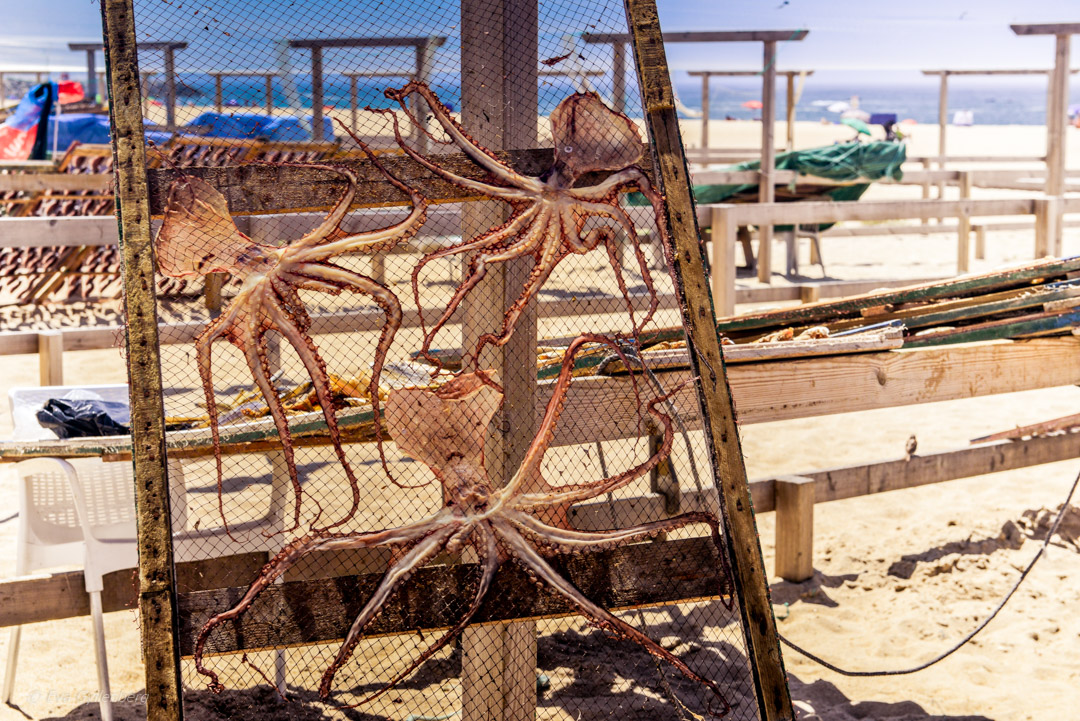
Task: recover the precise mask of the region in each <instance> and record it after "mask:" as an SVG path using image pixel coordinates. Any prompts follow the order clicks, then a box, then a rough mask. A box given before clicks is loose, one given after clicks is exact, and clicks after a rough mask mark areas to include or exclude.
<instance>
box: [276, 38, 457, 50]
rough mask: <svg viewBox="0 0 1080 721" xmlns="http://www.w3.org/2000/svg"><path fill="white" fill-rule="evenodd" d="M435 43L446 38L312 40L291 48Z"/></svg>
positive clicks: (292, 44)
mask: <svg viewBox="0 0 1080 721" xmlns="http://www.w3.org/2000/svg"><path fill="white" fill-rule="evenodd" d="M432 40H433V41H434V45H435V47H438V46H440V45H442V44H443V43H444V42H446V38H445V37H435V38H430V37H428V36H426V35H419V36H409V37H375V38H310V39H296V40H290V41H289V47H291V48H404V47H417V46H420V45H425V44H427V43H428V42H429V41H432Z"/></svg>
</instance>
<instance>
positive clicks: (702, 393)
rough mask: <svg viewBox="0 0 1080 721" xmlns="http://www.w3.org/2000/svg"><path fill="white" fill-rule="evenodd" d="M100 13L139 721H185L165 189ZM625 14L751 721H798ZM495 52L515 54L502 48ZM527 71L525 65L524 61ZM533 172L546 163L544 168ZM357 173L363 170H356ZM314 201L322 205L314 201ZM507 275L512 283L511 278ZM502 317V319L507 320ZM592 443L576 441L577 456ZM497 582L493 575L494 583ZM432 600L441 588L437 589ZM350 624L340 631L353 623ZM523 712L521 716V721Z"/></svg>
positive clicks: (643, 52) (635, 7) (664, 87)
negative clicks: (117, 251) (167, 384)
mask: <svg viewBox="0 0 1080 721" xmlns="http://www.w3.org/2000/svg"><path fill="white" fill-rule="evenodd" d="M466 1H467V2H469V0H466ZM485 1H486V2H489V3H490V4H492V5H499V6H501V7H502V12H507V10H508V8H509V9H510V11H512V12H520V11H522V10H523V8H524V6H526V5H531V6H532V8H533V10H535V6H536V0H472V2H473V3H474V4H475V3H479V2H485ZM464 4H465V3H463V5H464ZM101 7H102V17H103V26H104V38H105V46H106V64H107V68H108V81H109V95H110V98H111V105H110V108H111V115H112V143H113V150H114V153H115V156H116V163H115V169H116V194H117V211H118V216H119V230H120V239H121V240H120V244H121V254H122V258H123V264H124V300H125V307H126V311H127V323H128V329H127V340H126V348H127V359H128V364H129V377H130V382H131V427H132V437H133V454H132V455H133V463H134V468H135V484H136V504H137V512H138V519H139V523H138V544H139V549H140V553H139V610H140V619H141V625H142V638H143V657H144V661H145V664H146V689H147V718H148V719H150V721H158V720H159V719H160V720H165V719H169V720H172V719H180V718H181V717H182V713H183V712H182V705H181V690H180V671H179V669H180V656H181V652H182V650H183V649H182V645H183V644H184V642H185V638H184V637H183V636H182V635H181V634H182V632H183V631H184V629H182V627H181V624H180V620H181V619H180V617H179V616H178V609H179V608H180V605H181V604H180V603H178V601H182V600H183V599H179V600H178V598H177V593H176V585H175V578H174V575H173V574H174V567H173V555H172V535H171V525H170V522H169V519H170V518H171V513H170V508H169V491H168V479H167V475H166V458H165V426H164V410H163V402H162V376H161V365H160V353H159V345H158V337H157V312H156V299H155V297H154V290H153V289H154V262H153V254H152V252H150V251H151V250H152V239H151V232H150V216H151V212H152V208H153V207H155V206H157V207H159V204H160V201H161V198H162V197H163V196H164V193H165V188H166V187H167V184H168V179H169V175H168V172H167V171H158V170H154V171H151V173H150V174H149V175H148V172H147V168H146V158H145V148H144V145H143V142H144V140H143V125H142V113H141V97H140V91H139V72H138V58H137V46H136V33H135V21H134V10H133V7H132V0H102V4H101ZM524 9H526V10H527V9H528V8H524ZM626 12H627V18H628V21H629V27H630V34H631V43H632V46H633V50H634V59H635V63H636V67H637V73H638V79H639V82H640V85H641V89H642V95H643V97H644V103H645V111H646V112H645V114H646V119H647V122H648V131H649V139H650V147H651V148H652V151H653V154H654V157H653V161H654V168H655V176H656V177H655V180H656V181H657V184H658V185H659V187H660V188H661V189H662V191H663V192H664V194H665V195H666V197H667V205H668V218H669V226H670V227H669V232H670V235H671V237H672V239H673V242H674V246H675V248H674V250H675V263H674V270H675V277H676V286H677V287H676V291H677V294H678V296H679V299H680V306H681V309H682V314H683V321H684V326H685V328H686V333H687V341H688V343H689V346H690V348H691V353H690V358H691V363H692V367H693V371H694V373H695V374H696V375H697V377H698V379H699V380H698V396H699V399H700V401H701V404H702V409H703V411H704V413H703V418H704V430H705V437H706V439H707V441H708V446H709V452H710V456H711V460H712V466H713V469H714V472H715V474H716V485H717V487H718V488H719V489H720V494H719V508H720V511H721V514H722V516H723V524H724V528H725V529H726V533H725V535H724V538H725V540H726V545H727V552H728V555H729V560H730V563H731V566H732V569H733V574H734V589H735V593H736V595H737V601H738V607H739V609H740V612H741V627H742V629H743V633H744V638H745V644H746V650H747V654H748V657H749V665H750V667H751V670H752V677H753V680H754V684H755V691H756V696H757V706H758V715H759V717H760V718H761V719H762V720H763V721H774V720H780V719H793V718H794V714H793V711H792V706H791V698H790V694H789V691H788V687H787V682H786V678H785V675H784V668H783V662H782V659H781V656H780V648H779V644H778V638H777V635H776V626H775V619H774V616H773V613H772V607H771V603H770V599H769V590H768V583H767V578H766V575H765V569H764V564H763V560H762V555H761V547H760V544H759V542H758V536H757V530H756V524H755V520H754V514H753V509H752V506H751V501H750V495H749V490H748V486H747V479H746V469H745V465H744V463H743V458H742V453H741V449H740V443H739V435H738V428H737V425H736V421H735V409H734V405H733V402H732V398H731V393H730V389H729V387H728V382H727V374H726V371H725V367H724V361H723V357H722V355H721V351H720V344H719V340H718V338H717V335H716V332H715V327H714V315H713V308H712V302H711V299H710V296H709V284H708V280H707V278H706V275H705V269H704V262H703V258H702V256H701V249H700V245H699V243H698V233H697V224H696V219H695V215H694V207H693V198H692V195H691V192H690V183H689V174H688V171H687V167H686V161H685V157H684V154H683V149H682V142H681V139H680V136H679V128H678V120H677V117H676V113H675V104H674V98H673V94H672V89H671V82H670V77H669V74H668V66H667V59H666V56H665V53H664V44H663V39H662V36H661V33H660V26H659V20H658V18H657V13H656V6H655V0H626ZM463 35H466V34H465V33H463ZM503 47H517V46H514V45H513V43H510V42H507V43H504V44H503ZM504 61H505V58H504ZM528 61H529V62H530V63H531V62H532V59H531V58H530V59H528ZM522 67H524V66H522ZM532 67H533V68H535V63H532ZM539 155H540V156H542V155H544V154H543V153H540V154H539ZM540 159H541V160H542V157H541V158H540ZM357 164H358V165H363V163H362V162H359V163H357ZM211 170H213V169H211ZM198 172H199V169H193V170H192V173H193V174H198ZM219 172H220V170H219ZM245 172H246V173H247V175H246V182H249V183H255V184H256V185H257V184H258V183H259V180H260V173H266V178H265V182H267V183H268V184H269V183H271V182H272V183H274V187H280V178H273V179H271V177H270V174H271V173H272V172H273V171H272V169H266V168H248V169H246V170H245ZM366 177H371V176H366ZM310 188H311V186H307V187H306V188H305V192H307V191H309V190H310ZM315 192H316V193H317V192H318V188H316V189H315ZM376 192H377V190H376ZM436 195H437V194H436ZM461 199H462V200H469V199H471V198H467V197H465V198H461ZM286 204H288V201H286ZM384 204H385V201H384ZM291 207H292V208H296V207H298V206H296V205H292V206H291ZM270 210H272V209H270ZM508 272H515V271H514V270H512V269H511V270H510V271H508ZM518 272H519V271H518ZM491 297H492V298H496V297H502V294H501V293H498V292H496V293H495V294H494V295H492V296H491ZM499 313H500V315H501V309H500V310H499ZM532 329H533V330H532V331H531V335H532V338H533V339H535V324H533V325H532ZM534 347H535V344H534ZM531 362H532V357H531V356H530V357H529V358H528V359H527V360H525V365H528V364H530V363H531ZM529 392H530V389H528V388H525V389H524V390H523V391H522V393H523V397H528V393H529ZM587 440H588V439H582V441H583V442H585V441H587ZM504 462H505V461H504ZM665 543H667V544H679V547H678V549H676V548H675V546H674V545H672V546H671V547H669V548H663V546H661V551H666V552H667V553H668V555H670V554H671V552H673V551H677V554H676V555H678V557H679V558H682V559H684V560H685V561H686V562H687V563H689V564H691V565H692V564H694V563H697V564H698V565H699V566H701V567H711V566H714V565H715V563H716V560H715V558H714V557H713V556H712V555H710V554H709V553H708V552H707V549H706V548H705V547H704V546H702V545H701V544H697V545H696V546H695V544H694V539H690V540H689V542H688V541H668V542H665ZM650 545H658V544H641V546H642V548H638V547H636V546H635V547H627V548H624V549H618V550H617V552H613V553H608V554H606V555H604V557H603V558H598V559H596V560H594V561H588V560H586V559H583V562H582V563H581V565H580V568H579V569H578V570H577V571H575V572H574V573H572V574H571V575H572V580H573V576H574V574H579V575H581V576H582V577H584V576H587V575H588V574H590V573H593V574H598V575H599V577H601V580H602V576H603V574H604V573H607V572H609V570H608V569H609V567H617V566H618V565H619V564H621V563H633V564H640V563H642V562H654V563H663V562H664V560H663V559H662V558H658V557H657V556H659V555H662V554H659V553H656V552H655V551H651V550H650V549H649V546H650ZM691 546H693V547H692V548H691ZM650 554H651V556H650ZM588 555H590V556H591V555H594V554H588ZM595 555H597V556H599V555H601V554H595ZM650 558H652V560H651V561H650V560H649V559H650ZM457 568H459V567H449V569H448V570H434V569H433V572H434V573H438V574H453V573H457V572H458V571H457V570H456V569H457ZM698 570H699V571H700V573H699V574H698V576H697V577H694V576H693V573H686V574H684V575H685V577H686V578H687V579H689V580H687V581H686V582H685V583H684V587H681V588H678V589H676V590H675V591H673V593H675V594H676V595H677V597H675V598H645V599H643V598H641V597H636V598H634V599H633V602H634V603H641V602H643V601H645V602H664V601H676V600H680V599H690V598H694V597H698V598H700V597H701V596H703V595H708V594H707V593H704V592H702V591H701V590H700V588H699V587H695V586H694V585H693V584H694V583H700V582H701V579H702V578H703V577H708V576H709V573H708V572H709V571H710V569H709V568H699V569H698ZM502 575H503V573H502V572H500V576H502ZM420 576H422V574H418V581H417V582H418V583H419V582H422V579H421V578H419V577H420ZM312 583H319V582H318V581H306V582H305V581H300V582H295V585H297V586H300V587H303V586H304V585H305V584H312ZM291 585H294V584H288V583H287V584H285V585H284V586H282V587H279V588H281V591H280V593H281V597H282V598H283V599H286V601H287V600H288V597H289V596H290V595H291V596H292V597H293V598H294V600H295V602H296V603H301V602H302V600H303V598H304V594H302V593H297V592H296V590H297V589H293V590H292V592H290V590H289V586H291ZM507 586H508V588H507V597H508V598H513V593H514V591H515V589H516V588H531V586H530V584H528V583H527V582H523V583H521V584H517V585H516V586H515V584H514V582H513V579H512V578H510V579H509V580H508V581H507ZM440 587H442V588H446V587H448V586H447V585H446V584H440ZM301 590H302V588H301ZM207 593H212V592H207ZM410 595H415V596H416V597H420V596H422V595H423V594H422V593H419V592H418V593H417V594H410ZM533 596H535V593H531V594H528V595H521V594H519V597H518V598H517V600H518V601H519V602H520V606H519V607H518V608H515V606H514V604H513V603H511V604H503V605H504V607H505V609H504V610H506V611H507V614H506V615H505V616H504V617H502V618H500V619H496V618H491V619H488V620H489V621H491V622H494V621H497V620H506V621H513V620H514V619H515V618H528V617H535V616H538V615H543V614H545V613H553V612H559V610H560V609H558V608H541V607H538V606H537V600H536V599H535V598H533ZM207 598H208V597H205V596H203V597H200V599H196V605H197V602H205V601H206V600H207ZM211 600H212V599H211ZM185 603H186V605H184V609H185V611H186V612H188V615H189V614H190V611H191V610H192V608H193V606H192V604H191V603H187V602H186V601H185ZM421 610H426V611H429V610H430V609H421ZM406 611H407V609H406ZM406 611H402V615H406ZM187 617H188V616H187V615H185V616H184V618H187ZM343 620H344V619H343ZM345 623H346V625H347V621H346V622H345ZM515 625H518V624H516V623H511V624H510V626H511V627H512V626H515ZM410 628H412V626H410ZM391 631H393V629H386V632H391ZM188 633H190V630H189V631H188ZM530 685H531V681H530ZM524 712H525V713H527V712H528V711H527V709H525V710H524Z"/></svg>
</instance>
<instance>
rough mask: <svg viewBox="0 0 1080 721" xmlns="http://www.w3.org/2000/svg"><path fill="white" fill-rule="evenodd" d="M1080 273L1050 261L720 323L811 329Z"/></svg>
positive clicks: (725, 328) (731, 328) (738, 327)
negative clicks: (890, 308) (881, 309)
mask: <svg viewBox="0 0 1080 721" xmlns="http://www.w3.org/2000/svg"><path fill="white" fill-rule="evenodd" d="M1078 270H1080V257H1076V258H1066V259H1064V260H1047V261H1039V262H1036V263H1030V264H1026V265H1022V266H1017V267H1013V268H1008V269H1004V270H997V271H993V272H990V273H984V274H982V275H973V276H965V277H961V278H955V279H951V280H946V281H940V282H930V283H921V284H917V285H910V286H907V287H904V288H899V289H896V290H888V291H883V292H871V293H866V294H864V295H859V296H850V297H847V298H842V299H840V300H836V301H827V302H823V303H813V304H809V305H802V306H798V307H796V308H785V309H782V310H773V311H762V312H760V313H748V314H746V315H741V316H736V317H732V318H720V319H718V324H717V328H718V330H719V331H720V332H721V333H728V334H731V333H733V332H735V331H750V330H754V329H758V328H769V327H774V326H784V325H808V324H812V323H815V322H817V321H822V320H828V319H840V318H845V317H853V316H858V315H859V314H860V312H861V311H862V309H864V308H869V307H872V306H881V305H897V304H901V303H920V302H926V301H932V300H940V299H943V298H963V297H968V296H973V295H979V294H983V293H992V292H996V291H1002V290H1007V289H1009V288H1020V287H1023V286H1025V285H1031V284H1033V283H1036V282H1045V281H1048V280H1053V279H1054V278H1064V277H1065V276H1066V275H1068V274H1069V273H1072V272H1075V271H1078Z"/></svg>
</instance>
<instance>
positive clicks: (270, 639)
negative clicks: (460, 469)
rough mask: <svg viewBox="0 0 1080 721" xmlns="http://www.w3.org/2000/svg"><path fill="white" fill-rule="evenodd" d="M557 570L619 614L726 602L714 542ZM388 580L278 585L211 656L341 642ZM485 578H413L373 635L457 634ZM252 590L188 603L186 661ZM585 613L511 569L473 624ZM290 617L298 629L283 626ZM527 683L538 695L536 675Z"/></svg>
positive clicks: (587, 559)
mask: <svg viewBox="0 0 1080 721" xmlns="http://www.w3.org/2000/svg"><path fill="white" fill-rule="evenodd" d="M552 563H553V565H554V566H555V567H556V569H557V570H559V572H560V573H561V574H562V575H563V576H564V577H566V578H568V579H569V580H570V581H571V583H573V584H574V585H575V586H576V587H577V588H579V589H581V591H582V592H583V593H584V594H585V595H586V596H588V597H589V598H591V599H593V600H594V601H595V602H597V603H600V604H601V605H603V606H604V607H605V608H609V609H613V610H614V609H627V608H638V607H642V606H657V605H662V604H665V603H674V602H688V601H694V600H704V599H709V598H718V597H719V594H720V582H721V579H720V578H719V577H718V572H717V567H718V566H719V561H718V558H717V549H716V546H715V545H713V542H712V539H711V538H686V539H680V540H677V541H664V542H660V543H636V544H633V545H630V546H623V547H620V548H617V549H614V550H610V551H601V552H599V553H577V554H571V555H565V556H557V557H555V558H554V559H553V560H552ZM382 575H383V574H382V573H372V574H364V575H358V576H339V577H337V578H323V579H316V580H305V581H292V582H286V583H284V584H281V585H275V586H271V587H269V588H268V589H266V590H265V591H264V592H263V594H262V596H261V597H260V599H259V601H258V602H257V603H258V604H259V606H260V607H262V608H266V609H275V610H274V611H272V612H270V613H268V614H263V613H248V614H244V615H243V616H241V617H240V618H239V619H237V620H236V621H233V622H231V623H225V624H223V625H222V626H221V627H220V629H221V630H219V631H216V632H215V633H214V634H213V635H212V636H211V638H210V640H209V642H208V643H207V646H206V649H207V655H210V656H212V655H214V654H220V653H231V652H235V651H239V650H254V649H265V648H283V647H286V646H295V645H301V644H311V643H326V642H333V641H337V640H340V639H342V638H344V636H345V633H346V631H348V629H349V626H351V625H352V622H353V620H354V619H355V618H356V615H357V614H358V613H359V612H360V609H361V608H362V607H363V605H364V603H365V602H366V601H367V599H368V598H369V597H370V596H371V593H372V591H374V589H375V586H376V585H377V584H378V582H379V581H380V579H381V578H382ZM479 578H480V569H479V567H478V566H477V565H475V564H456V565H451V566H427V567H425V568H422V569H420V570H419V571H417V572H416V573H415V574H413V576H412V577H411V579H410V580H409V587H408V592H407V593H399V594H395V595H394V596H392V597H391V598H390V600H389V601H388V602H387V603H386V605H385V606H384V607H383V612H382V613H381V614H379V616H378V617H377V618H376V619H375V620H373V621H372V622H371V624H370V625H369V626H368V628H367V635H388V634H399V633H412V634H415V633H416V631H417V629H423V630H428V629H437V628H446V627H448V626H452V625H453V624H454V623H456V622H457V621H458V618H459V616H460V609H462V608H467V607H468V606H469V604H470V603H471V602H472V596H473V594H474V592H475V587H476V583H477V581H478V580H479ZM246 590H247V589H246V588H228V589H217V590H210V591H199V592H194V593H189V594H185V595H184V597H183V599H182V606H181V610H182V613H181V618H182V619H183V626H182V627H181V629H180V642H181V644H182V646H181V651H182V653H183V655H185V656H189V655H191V653H192V651H193V646H194V641H195V638H196V637H197V635H198V632H199V629H201V628H202V626H203V624H204V623H205V622H206V620H207V619H209V618H210V617H211V616H212V615H214V614H217V613H220V612H222V611H226V610H228V609H229V608H231V607H233V606H235V605H236V602H237V601H238V600H239V599H240V597H241V596H242V595H243V594H244V592H245V591H246ZM432 598H438V599H440V601H439V603H431V599H432ZM576 612H577V611H576V609H575V608H574V607H573V606H571V605H570V604H569V603H568V602H567V601H566V600H565V599H563V597H562V596H558V595H556V594H554V593H553V592H551V591H550V590H547V589H546V588H545V589H543V590H540V591H538V590H537V587H536V584H535V583H534V582H533V581H532V580H531V579H530V578H529V576H528V574H527V573H526V572H525V571H524V570H523V569H522V568H521V567H520V566H518V565H517V564H511V563H507V564H504V565H503V566H502V568H500V569H499V572H498V573H497V574H496V576H495V580H494V582H493V583H492V587H491V589H490V590H489V591H488V593H487V595H486V601H485V602H484V603H482V604H481V605H480V608H479V610H478V611H477V612H476V615H475V616H474V617H473V618H474V620H473V624H472V625H473V627H476V626H482V625H484V624H491V623H500V622H505V621H511V620H530V621H531V620H535V619H540V618H552V617H557V616H568V615H573V614H575V613H576ZM282 618H287V619H292V620H293V622H291V623H281V621H280V619H282ZM211 664H212V661H211ZM534 670H535V667H533V669H532V671H534ZM528 678H529V681H530V686H531V688H532V689H533V692H534V693H535V679H534V678H533V676H532V673H530V674H529V676H528Z"/></svg>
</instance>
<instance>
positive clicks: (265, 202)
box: [149, 148, 650, 216]
mask: <svg viewBox="0 0 1080 721" xmlns="http://www.w3.org/2000/svg"><path fill="white" fill-rule="evenodd" d="M496 155H497V156H499V157H500V158H501V159H503V160H504V161H506V162H508V163H509V164H510V165H511V166H513V167H514V168H515V169H516V170H518V171H520V172H522V173H526V174H529V175H540V174H541V173H543V172H544V171H545V170H547V169H548V168H549V167H551V164H552V162H553V160H554V151H552V150H551V149H550V148H546V149H539V150H512V151H503V152H498V153H496ZM380 160H381V162H382V163H383V165H385V166H386V167H387V169H388V170H389V171H390V172H391V173H392V174H394V175H395V176H397V177H398V178H399V179H400V180H401V181H402V182H403V183H406V184H407V185H411V186H414V187H416V188H418V189H419V190H421V192H423V193H424V195H425V197H427V199H428V200H430V201H432V202H435V203H452V202H460V201H465V200H482V199H484V196H481V195H479V194H477V193H475V192H473V191H468V190H465V189H463V188H461V187H459V186H457V185H455V184H453V183H450V182H448V181H445V180H442V179H440V178H438V177H436V176H435V175H434V174H433V173H431V172H430V171H428V170H426V169H425V168H423V167H422V166H420V165H418V164H417V163H414V162H413V161H412V160H410V159H409V158H407V157H405V156H403V155H383V156H382V157H381V158H380ZM336 162H338V163H339V164H341V165H346V166H349V167H350V168H352V169H354V170H355V171H356V172H357V174H358V175H359V176H360V181H359V183H358V188H357V198H361V199H362V200H361V201H359V202H356V203H354V204H353V207H354V208H365V207H380V206H387V205H408V203H409V196H408V195H407V194H406V193H403V192H401V191H400V190H398V189H397V188H395V187H394V186H393V185H392V184H390V182H389V181H387V180H386V177H385V176H384V175H382V174H381V173H380V172H379V171H378V169H376V168H375V167H374V166H373V165H372V163H371V162H370V161H368V160H354V159H351V158H350V159H343V160H340V161H336ZM438 162H439V164H440V165H441V166H442V167H444V168H446V169H447V170H448V171H450V172H452V173H455V174H457V175H460V176H463V177H466V178H471V179H475V180H483V179H485V178H486V171H484V170H483V169H482V168H480V167H479V166H478V165H476V163H474V162H472V161H471V160H469V159H468V157H467V156H465V154H464V153H451V154H447V155H440V156H439V158H438ZM643 165H644V167H645V169H646V172H648V171H649V170H650V168H649V163H648V162H647V161H646V162H644V163H643ZM180 175H186V176H189V177H197V178H199V179H200V180H203V181H205V182H207V183H209V184H210V185H212V186H214V187H215V188H216V189H217V190H218V191H220V192H221V193H222V194H223V195H224V196H225V198H226V201H227V202H228V204H229V212H230V213H232V214H233V215H253V214H261V213H295V212H305V211H316V210H326V209H328V208H330V207H332V206H333V205H334V204H335V203H336V202H337V201H338V199H339V198H340V197H341V193H342V190H343V189H344V182H345V181H344V180H342V178H341V176H340V175H338V174H337V173H335V172H333V171H332V170H329V169H328V170H321V169H314V168H305V167H290V166H268V165H256V164H247V165H234V166H226V167H192V168H184V169H183V170H182V171H181V170H180V169H172V168H151V169H150V170H149V183H150V208H151V212H152V213H153V214H154V215H155V216H160V215H161V214H162V213H164V209H165V201H166V199H167V198H168V193H169V186H170V184H171V183H172V181H173V180H175V179H176V178H177V177H178V176H180ZM607 175H609V173H603V174H590V175H587V176H585V177H584V178H583V179H582V181H581V182H583V183H587V184H592V183H594V182H598V181H599V180H601V179H602V178H603V177H606V176H607Z"/></svg>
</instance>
